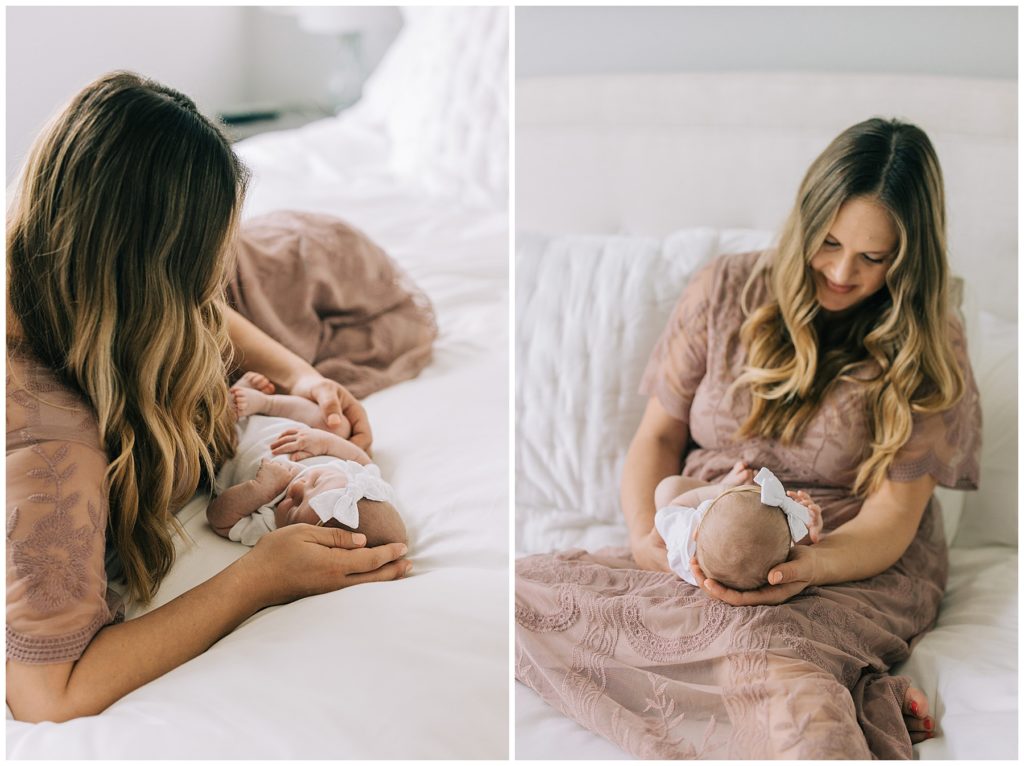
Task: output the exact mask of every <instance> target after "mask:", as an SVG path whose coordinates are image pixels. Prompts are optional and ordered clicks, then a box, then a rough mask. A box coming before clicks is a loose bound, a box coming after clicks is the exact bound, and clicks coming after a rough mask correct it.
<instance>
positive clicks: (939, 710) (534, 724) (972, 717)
mask: <svg viewBox="0 0 1024 766" xmlns="http://www.w3.org/2000/svg"><path fill="white" fill-rule="evenodd" d="M949 559H950V576H949V584H948V586H947V588H946V595H945V598H944V599H943V603H942V610H941V612H940V615H939V620H938V623H937V624H936V626H935V628H934V629H933V630H932V631H931V632H929V633H928V634H926V635H925V637H924V638H923V639H922V640H921V641H920V643H919V644H918V645H917V646H916V647H915V648H914V650H913V654H912V655H911V658H910V660H909V661H908V662H907V663H905V664H904V666H903V667H902V668H897V669H896V672H899V673H904V674H907V675H909V676H911V677H912V678H913V679H914V681H915V683H916V685H917V686H919V687H920V688H921V689H923V690H924V691H925V692H926V693H927V694H928V699H929V700H930V701H931V704H932V706H933V707H932V710H933V714H934V715H935V716H936V717H937V718H938V719H939V721H940V722H941V724H940V725H941V729H940V731H939V736H938V737H936V738H935V739H933V740H930V741H927V742H922V743H921V744H919V745H915V746H914V751H915V753H916V755H917V757H918V758H925V759H947V758H948V759H964V758H971V759H1015V758H1016V757H1017V712H1016V711H1017V588H1016V584H1017V549H1016V548H1010V547H1004V546H998V545H990V546H985V547H983V548H971V549H963V548H952V549H951V550H950V552H949ZM515 710H516V714H515V718H516V739H515V755H516V759H517V760H521V759H524V760H532V759H568V758H574V759H593V760H614V759H623V758H627V759H628V758H629V757H630V756H629V755H628V754H627V753H626V752H625V751H623V750H621V749H620V748H619V747H617V746H616V745H613V744H612V743H611V742H609V741H608V740H606V739H604V738H602V737H599V736H598V735H596V734H592V733H591V732H589V731H588V730H586V729H584V728H583V727H582V726H580V725H579V724H577V723H576V722H574V721H572V720H571V719H569V718H566V717H565V716H563V715H561V714H560V713H559V712H558V711H556V710H555V709H554V708H552V707H550V706H548V705H547V704H546V703H545V702H544V701H543V700H541V698H540V697H539V696H538V695H537V694H535V693H534V692H533V690H531V689H529V688H528V687H526V686H524V685H523V684H521V683H518V682H516V685H515Z"/></svg>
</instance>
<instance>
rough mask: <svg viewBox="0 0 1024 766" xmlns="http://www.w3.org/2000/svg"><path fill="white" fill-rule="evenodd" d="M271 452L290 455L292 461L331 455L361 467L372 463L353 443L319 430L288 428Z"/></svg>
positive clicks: (272, 445)
mask: <svg viewBox="0 0 1024 766" xmlns="http://www.w3.org/2000/svg"><path fill="white" fill-rule="evenodd" d="M270 451H271V453H272V454H274V455H288V454H290V455H291V456H292V460H304V459H306V458H307V457H314V456H316V455H331V456H332V457H338V458H341V459H342V460H352V461H354V462H356V463H359V464H360V465H369V464H370V463H371V462H372V461H371V460H370V456H369V455H367V454H366V453H365V452H364V451H363V450H361V449H360V448H359V447H357V446H356V445H354V444H353V443H352V442H350V441H348V440H347V439H342V438H341V437H340V436H336V435H335V434H333V433H331V432H330V431H321V430H320V429H318V428H288V429H286V430H284V431H282V432H281V435H280V436H278V437H277V439H276V440H275V441H274V443H273V444H271V445H270Z"/></svg>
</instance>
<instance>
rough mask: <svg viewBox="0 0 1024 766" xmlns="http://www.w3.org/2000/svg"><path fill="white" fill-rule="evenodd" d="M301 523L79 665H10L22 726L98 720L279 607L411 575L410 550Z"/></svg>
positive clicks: (11, 698) (91, 649)
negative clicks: (265, 611)
mask: <svg viewBox="0 0 1024 766" xmlns="http://www.w3.org/2000/svg"><path fill="white" fill-rule="evenodd" d="M365 544H366V538H365V536H363V535H353V534H352V533H350V532H347V531H345V530H341V529H326V528H322V527H312V526H310V525H308V524H300V525H296V526H292V527H287V528H286V529H279V530H277V531H276V532H271V533H270V534H268V535H265V536H264V537H263V538H261V539H260V541H259V543H257V546H256V547H255V548H254V549H253V550H252V551H251V552H250V553H247V554H246V555H245V556H243V557H242V558H241V559H239V560H238V561H236V562H235V563H233V564H232V565H231V566H229V567H228V568H227V569H225V570H224V571H222V572H220V573H219V574H217V575H215V576H214V577H212V578H210V579H209V580H207V581H206V582H205V583H203V584H202V585H199V586H197V587H195V588H193V589H192V590H190V591H188V592H187V593H184V594H182V595H181V596H179V597H178V598H176V599H174V600H173V601H171V602H170V603H168V604H165V605H164V606H161V607H159V608H158V609H154V610H153V611H152V612H149V613H147V614H145V615H142V616H141V617H137V618H135V619H133V620H129V621H128V622H125V623H122V624H120V625H110V626H107V627H105V628H103V629H102V630H100V631H99V632H98V633H97V634H96V635H95V636H94V637H93V639H92V641H91V642H90V643H89V645H88V646H87V647H86V649H85V652H84V654H82V656H81V657H80V658H79V659H78V660H77V661H74V662H64V663H58V664H53V665H32V664H26V663H21V662H18V661H16V660H8V661H7V704H8V705H9V706H10V708H11V711H12V712H13V713H14V716H15V718H17V719H18V720H20V721H31V722H36V721H66V720H69V719H71V718H77V717H79V716H86V715H96V714H97V713H100V712H102V711H103V710H105V709H106V708H107V707H109V706H110V705H111V704H113V703H114V702H116V701H117V700H119V699H120V698H121V697H123V696H124V695H126V694H128V693H129V692H131V691H134V690H135V689H137V688H139V687H140V686H142V685H143V684H145V683H148V682H149V681H152V680H153V679H155V678H158V677H159V676H162V675H163V674H164V673H166V672H168V671H169V670H172V669H174V668H176V667H178V666H179V665H181V664H183V663H184V662H186V661H188V660H190V659H192V658H193V657H195V656H197V655H199V654H201V653H203V652H204V651H206V649H208V648H209V647H210V646H211V645H212V644H214V643H215V642H216V641H218V640H219V639H220V638H221V637H223V636H224V635H226V634H227V633H229V632H231V631H232V630H233V629H234V628H235V627H237V626H238V625H239V624H240V623H241V622H243V621H244V620H245V619H246V618H248V617H249V616H250V615H252V614H253V613H255V612H256V611H258V610H259V609H262V608H263V607H265V606H270V605H272V604H281V603H285V602H287V601H292V600H294V599H296V598H301V597H303V596H310V595H314V594H317V593H325V592H327V591H332V590H336V589H338V588H342V587H346V586H348V585H356V584H359V583H364V582H374V581H381V580H393V579H396V578H398V577H401V576H403V575H404V574H405V573H406V572H407V571H408V569H409V567H410V565H409V564H408V562H405V561H400V560H399V559H400V558H401V557H402V556H404V555H405V553H406V546H405V545H400V544H392V545H382V546H379V547H376V548H366V547H363V546H364V545H365Z"/></svg>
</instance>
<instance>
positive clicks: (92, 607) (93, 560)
mask: <svg viewBox="0 0 1024 766" xmlns="http://www.w3.org/2000/svg"><path fill="white" fill-rule="evenodd" d="M107 462H108V461H107V456H106V453H105V452H104V450H103V449H102V448H101V447H100V445H99V436H98V433H97V427H96V419H95V415H94V414H93V411H92V409H91V408H90V407H89V405H88V403H87V402H86V401H85V400H84V399H83V398H82V397H81V396H80V395H79V394H77V393H75V392H74V391H72V390H70V389H69V388H67V387H66V386H64V385H62V384H61V383H60V382H59V381H58V380H57V378H56V377H55V376H54V374H53V373H52V371H51V370H49V369H48V368H47V367H45V366H44V365H43V364H41V363H40V362H39V361H38V360H37V359H35V358H34V357H33V356H32V355H31V353H30V352H29V351H28V350H27V349H25V348H24V347H23V346H20V345H19V344H18V342H17V341H14V340H11V339H8V354H7V658H8V659H13V660H18V661H19V662H26V663H55V662H66V661H68V660H76V659H78V657H80V656H81V654H82V652H83V651H84V650H85V647H86V646H87V645H88V644H89V642H90V641H91V640H92V637H93V636H94V635H95V634H96V632H97V631H98V630H99V629H100V628H102V627H103V626H104V625H106V624H108V623H110V622H112V621H115V620H117V619H120V618H121V616H120V614H119V613H116V612H115V607H116V606H117V597H116V595H115V594H114V593H113V592H112V591H110V592H108V590H107V576H106V571H105V568H104V541H105V538H106V526H107V502H106V497H105V496H104V493H103V475H104V472H105V471H106V468H107Z"/></svg>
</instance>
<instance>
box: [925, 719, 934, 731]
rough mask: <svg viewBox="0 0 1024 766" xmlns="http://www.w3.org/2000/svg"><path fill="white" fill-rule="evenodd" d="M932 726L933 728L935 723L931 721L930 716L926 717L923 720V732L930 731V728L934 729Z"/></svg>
mask: <svg viewBox="0 0 1024 766" xmlns="http://www.w3.org/2000/svg"><path fill="white" fill-rule="evenodd" d="M934 726H935V722H934V721H932V719H931V716H928V717H927V718H925V719H924V729H925V731H931V730H932V727H934Z"/></svg>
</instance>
